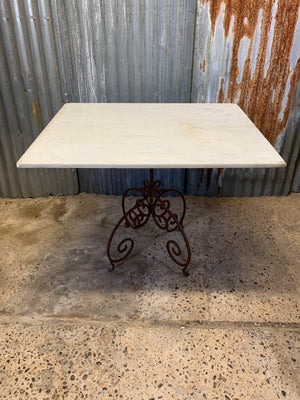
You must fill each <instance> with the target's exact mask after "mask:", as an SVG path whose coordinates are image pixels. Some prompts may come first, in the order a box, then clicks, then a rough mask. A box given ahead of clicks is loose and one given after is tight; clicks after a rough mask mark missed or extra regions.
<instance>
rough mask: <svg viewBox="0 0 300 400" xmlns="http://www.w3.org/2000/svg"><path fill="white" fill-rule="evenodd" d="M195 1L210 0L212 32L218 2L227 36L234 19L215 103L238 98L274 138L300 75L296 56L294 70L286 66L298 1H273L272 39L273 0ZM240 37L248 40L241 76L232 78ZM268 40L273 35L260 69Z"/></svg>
mask: <svg viewBox="0 0 300 400" xmlns="http://www.w3.org/2000/svg"><path fill="white" fill-rule="evenodd" d="M200 2H202V3H209V11H210V19H211V29H212V33H213V34H214V32H215V27H216V21H217V18H218V16H219V14H220V12H221V9H222V5H224V6H225V12H224V15H223V29H224V35H225V37H228V33H229V28H230V22H231V20H232V18H233V31H232V38H233V39H232V40H233V41H232V54H231V64H230V70H229V78H228V86H227V92H226V93H224V79H223V80H221V86H220V89H219V94H218V102H223V101H229V102H237V103H238V104H239V106H240V107H241V108H242V109H243V110H244V111H245V112H246V113H247V115H248V116H249V118H251V120H252V121H253V122H254V123H255V124H256V126H257V127H258V128H259V129H260V130H261V131H262V132H263V133H264V135H265V136H266V138H267V139H268V140H269V141H270V142H271V143H274V142H275V140H276V138H277V136H278V135H279V133H280V132H281V131H282V129H283V128H284V127H285V125H286V123H287V119H288V115H289V109H290V106H291V100H292V95H293V93H294V89H295V84H296V80H297V76H299V72H300V63H299V60H298V62H297V65H296V66H295V68H294V70H293V69H292V68H291V66H290V62H289V60H290V55H291V50H292V46H293V40H294V35H295V28H296V23H297V19H298V13H299V6H300V1H299V0H289V1H286V0H278V2H277V10H276V15H275V21H274V22H275V24H274V34H273V37H271V38H269V35H270V29H271V22H272V8H273V6H274V5H275V4H276V2H275V0H264V1H262V0H251V1H249V2H244V1H240V0H200ZM260 12H262V18H261V25H260V37H259V45H258V51H257V56H256V60H252V63H253V62H255V68H254V71H253V75H252V76H251V54H252V48H253V41H254V34H255V31H256V27H257V23H258V21H259V14H260ZM243 37H248V38H249V39H250V45H249V48H248V54H247V57H246V59H245V62H244V65H243V71H242V74H241V75H242V78H241V81H240V82H237V79H238V76H239V66H238V54H239V49H240V43H241V39H242V38H243ZM269 40H272V46H271V52H270V60H269V66H268V69H267V71H266V72H265V62H266V58H267V47H268V41H269ZM289 78H290V88H289V93H288V96H287V101H286V105H285V109H284V110H282V101H283V98H284V94H285V90H286V85H287V82H288V79H289ZM281 112H282V115H283V117H282V120H281V121H280V120H279V116H280V114H281Z"/></svg>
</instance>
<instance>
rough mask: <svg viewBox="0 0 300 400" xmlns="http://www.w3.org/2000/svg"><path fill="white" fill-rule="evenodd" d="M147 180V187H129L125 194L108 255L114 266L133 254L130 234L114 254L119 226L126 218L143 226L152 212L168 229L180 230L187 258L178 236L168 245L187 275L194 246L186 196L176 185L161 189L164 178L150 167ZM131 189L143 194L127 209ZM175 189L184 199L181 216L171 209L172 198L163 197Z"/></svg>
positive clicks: (128, 223)
mask: <svg viewBox="0 0 300 400" xmlns="http://www.w3.org/2000/svg"><path fill="white" fill-rule="evenodd" d="M143 183H144V187H143V188H129V189H127V190H126V192H125V193H124V194H123V197H122V211H123V216H122V218H121V219H120V220H119V222H118V223H117V225H116V226H115V228H114V229H113V231H112V233H111V235H110V238H109V241H108V244H107V255H108V258H109V261H110V263H111V270H113V269H114V268H115V264H116V263H118V262H120V261H123V260H124V259H125V258H126V257H127V256H129V254H130V253H131V251H132V249H133V247H134V241H133V239H132V238H130V237H127V238H125V239H123V240H122V241H121V242H120V243H119V244H118V246H117V252H118V253H119V255H120V256H118V257H112V256H111V244H112V241H113V238H114V236H115V234H116V232H117V230H118V229H119V227H120V226H121V225H122V223H124V222H125V224H126V226H127V227H131V228H132V229H139V228H141V227H142V226H144V225H145V224H146V223H147V222H148V221H149V219H150V216H152V219H153V221H154V222H155V224H156V225H157V226H158V227H159V228H160V229H162V230H165V231H167V232H174V231H178V232H180V233H181V236H182V238H183V240H184V243H185V247H186V253H187V257H186V259H185V260H183V261H182V260H181V257H182V248H181V247H180V245H179V243H178V242H176V241H175V240H169V241H168V242H167V244H166V247H167V251H168V254H169V256H170V257H171V259H172V260H173V261H174V262H175V263H176V264H178V265H180V266H181V267H183V273H184V274H185V275H188V272H187V268H188V265H189V263H190V260H191V249H190V245H189V242H188V240H187V237H186V235H185V232H184V230H183V219H184V216H185V213H186V202H185V198H184V196H183V194H182V193H180V192H179V191H178V190H176V189H161V188H160V185H161V181H160V180H156V181H154V180H153V169H150V180H147V179H146V180H144V182H143ZM130 192H137V193H138V194H140V195H141V197H140V198H138V199H137V200H136V201H135V204H134V205H133V206H132V207H130V208H129V209H128V210H126V204H125V203H126V198H127V196H128V194H129V193H130ZM172 192H174V193H176V194H178V195H179V196H180V197H181V199H182V212H181V217H180V219H179V220H178V216H177V214H175V213H173V212H172V211H171V210H170V201H169V200H168V199H165V198H164V197H163V196H165V195H166V194H168V193H172Z"/></svg>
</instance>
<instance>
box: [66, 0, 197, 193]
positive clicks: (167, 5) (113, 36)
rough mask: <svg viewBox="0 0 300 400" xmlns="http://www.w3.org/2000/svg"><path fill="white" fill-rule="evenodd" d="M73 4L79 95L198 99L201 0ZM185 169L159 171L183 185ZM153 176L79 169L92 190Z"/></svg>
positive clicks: (116, 188) (111, 189) (70, 17)
mask: <svg viewBox="0 0 300 400" xmlns="http://www.w3.org/2000/svg"><path fill="white" fill-rule="evenodd" d="M65 4H66V14H65V18H64V19H63V21H62V24H67V26H68V29H67V31H66V35H67V36H66V38H65V40H63V41H62V43H68V45H70V46H71V48H72V52H73V53H72V54H73V60H74V71H75V81H76V82H77V83H78V95H77V98H78V100H79V101H88V102H89V101H107V102H135V103H138V102H141V103H144V102H149V103H156V102H166V103H167V102H190V98H191V83H192V66H193V44H194V43H193V38H194V29H195V16H196V0H189V1H185V0H145V1H140V0H127V1H124V0H113V1H108V0H105V1H103V0H101V1H94V0H92V1H88V2H85V1H81V2H78V1H70V2H69V1H68V2H66V3H65ZM87 5H88V6H87ZM79 83H80V84H79ZM116 118H117V116H116ZM132 156H133V157H134V154H133V155H132ZM184 175H185V171H183V170H182V171H174V170H164V171H157V176H159V177H161V178H162V180H163V182H164V185H166V186H167V187H169V186H170V185H171V186H172V185H173V186H174V185H175V186H177V187H179V188H180V189H183V188H184V180H182V179H180V180H179V181H178V179H177V178H178V176H180V177H181V176H184ZM147 177H148V172H146V171H142V170H137V171H134V170H127V171H124V170H119V169H110V170H102V171H99V170H84V169H81V170H79V182H80V190H81V191H86V192H98V193H113V194H121V193H122V192H123V191H124V190H125V188H126V187H128V186H131V185H134V186H136V185H141V184H142V181H143V179H144V178H147Z"/></svg>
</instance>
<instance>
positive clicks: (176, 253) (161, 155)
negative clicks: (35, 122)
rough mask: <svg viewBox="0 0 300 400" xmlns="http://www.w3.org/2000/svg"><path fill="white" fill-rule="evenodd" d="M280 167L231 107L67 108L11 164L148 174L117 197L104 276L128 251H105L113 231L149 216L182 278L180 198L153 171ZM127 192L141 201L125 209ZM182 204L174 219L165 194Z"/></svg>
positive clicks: (124, 246)
mask: <svg viewBox="0 0 300 400" xmlns="http://www.w3.org/2000/svg"><path fill="white" fill-rule="evenodd" d="M285 165H286V164H285V162H284V160H283V159H282V158H281V157H280V155H279V154H278V153H277V152H276V150H275V149H274V148H273V147H272V145H271V144H270V143H269V142H268V141H267V140H266V139H265V138H264V136H263V135H262V134H261V133H260V131H259V130H258V129H257V128H256V127H255V125H254V124H253V123H252V122H251V121H250V119H249V118H248V117H247V115H246V114H245V113H244V112H243V111H242V110H241V109H240V107H239V106H238V105H236V104H219V103H218V104H198V103H192V104H190V103H171V104H167V103H159V104H157V103H155V104H152V103H151V104H148V103H143V104H137V103H130V104H127V103H67V104H65V105H64V106H63V107H62V108H61V109H60V110H59V112H58V113H57V114H56V115H55V116H54V118H53V119H52V120H51V121H50V123H49V124H48V125H47V126H46V128H45V129H44V130H43V131H42V132H41V134H40V135H39V136H38V137H37V139H36V140H35V141H34V142H33V144H32V145H31V146H30V147H29V148H28V150H27V151H26V152H25V153H24V154H23V156H22V157H21V158H20V160H19V161H18V162H17V167H18V168H149V169H150V177H149V179H145V180H144V182H143V187H140V188H129V189H128V190H126V192H125V193H124V195H123V198H122V212H123V214H122V217H121V218H120V220H119V222H118V223H117V225H116V226H115V228H114V229H113V231H112V233H111V236H110V238H109V240H108V244H107V255H108V258H109V260H110V263H111V270H112V269H114V268H115V266H116V264H117V263H119V262H121V261H123V260H124V259H125V258H126V257H127V256H128V255H129V254H130V253H131V251H132V249H133V246H134V242H133V240H132V238H125V239H123V240H122V241H120V243H119V245H118V246H117V253H118V256H117V257H115V256H112V252H111V245H112V240H113V239H114V237H115V235H116V233H117V231H118V229H119V227H120V226H121V224H122V223H125V224H126V226H127V227H131V228H132V229H139V228H141V227H142V226H144V225H145V224H146V223H147V222H148V221H149V220H150V217H152V219H153V221H154V222H155V223H156V225H157V226H158V227H159V228H160V229H163V230H165V231H167V232H175V231H177V232H179V233H180V234H181V237H182V239H183V242H184V245H185V250H186V257H185V259H184V260H182V259H181V256H182V246H180V244H179V243H178V242H177V241H175V240H172V239H170V240H168V242H167V251H168V253H169V255H170V257H171V258H172V260H173V261H175V262H176V263H177V264H178V265H180V266H182V267H183V273H184V274H185V275H187V274H188V265H189V263H190V260H191V250H190V246H189V242H188V240H187V237H186V234H185V232H184V229H183V220H184V217H185V213H186V202H185V198H184V196H183V195H182V193H180V192H179V191H177V190H175V189H163V188H161V182H160V181H159V180H154V177H153V169H154V168H227V167H229V168H249V167H251V168H259V167H264V168H266V167H267V168H269V167H284V166H285ZM132 191H135V192H137V193H138V194H139V195H140V197H139V198H138V199H137V200H136V202H135V204H134V206H131V207H129V208H128V207H126V197H127V195H128V194H129V193H132ZM172 193H176V194H177V195H179V196H180V199H181V201H182V211H181V213H180V214H179V215H177V214H176V213H174V212H173V211H172V210H171V205H170V201H169V200H168V199H166V198H165V196H166V195H167V194H172Z"/></svg>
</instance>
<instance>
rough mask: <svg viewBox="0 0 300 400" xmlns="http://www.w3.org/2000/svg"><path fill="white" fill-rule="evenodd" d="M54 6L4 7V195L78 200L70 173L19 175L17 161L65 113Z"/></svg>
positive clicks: (0, 43)
mask: <svg viewBox="0 0 300 400" xmlns="http://www.w3.org/2000/svg"><path fill="white" fill-rule="evenodd" d="M49 4H50V2H49V1H48V2H39V1H26V2H25V1H17V0H4V1H1V2H0V32H1V35H0V76H1V79H0V117H1V119H0V129H1V131H0V195H1V196H2V197H20V196H24V197H28V196H30V197H34V196H45V195H48V194H53V195H56V194H73V193H76V192H77V190H78V185H77V175H76V172H74V171H71V170H63V171H62V170H37V169H32V170H18V169H17V168H16V161H17V160H18V158H19V157H20V156H21V155H22V153H23V152H24V150H25V149H26V148H27V147H28V146H29V145H30V144H31V143H32V141H33V140H34V139H35V137H36V136H37V135H38V134H39V132H40V131H41V130H42V128H43V127H44V126H45V125H46V124H47V122H48V121H49V120H50V119H51V117H52V116H53V115H54V114H55V113H56V111H57V110H58V109H59V108H60V107H61V105H62V104H63V102H64V99H63V97H62V95H61V89H62V88H63V85H62V83H61V82H60V79H59V74H58V71H57V68H56V66H57V58H56V48H55V43H54V32H53V24H52V18H51V16H50V15H49V14H48V11H49Z"/></svg>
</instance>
